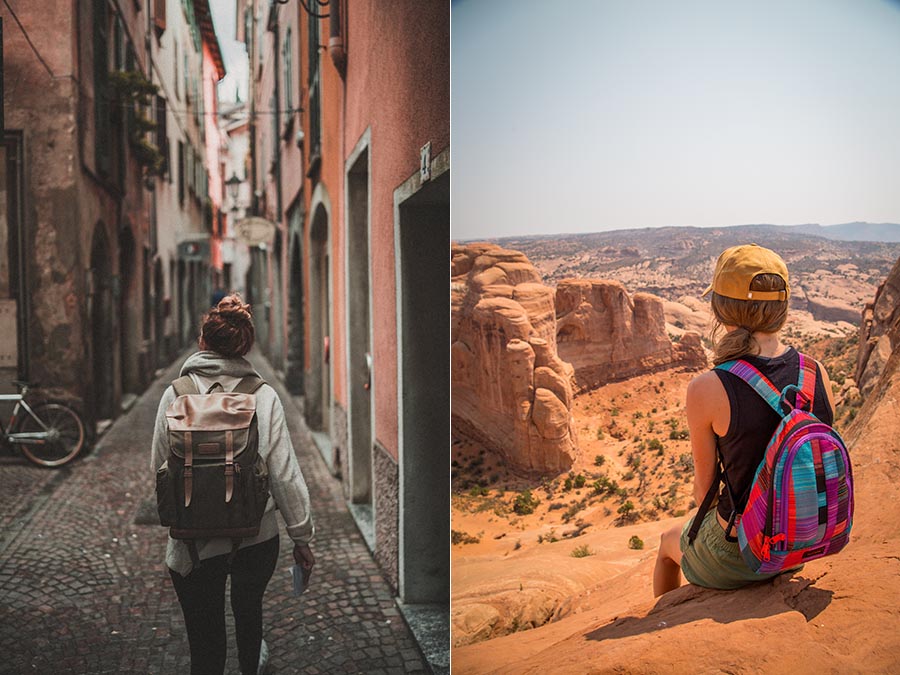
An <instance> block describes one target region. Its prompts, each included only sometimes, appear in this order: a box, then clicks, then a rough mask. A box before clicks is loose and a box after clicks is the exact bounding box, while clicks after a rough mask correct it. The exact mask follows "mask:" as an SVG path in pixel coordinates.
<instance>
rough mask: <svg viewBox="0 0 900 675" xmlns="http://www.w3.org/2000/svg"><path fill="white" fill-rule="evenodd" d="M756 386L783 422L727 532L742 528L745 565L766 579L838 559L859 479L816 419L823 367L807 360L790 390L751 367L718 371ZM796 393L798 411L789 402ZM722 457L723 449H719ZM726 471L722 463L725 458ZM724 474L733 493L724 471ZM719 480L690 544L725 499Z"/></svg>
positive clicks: (836, 438) (734, 364)
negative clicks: (716, 501)
mask: <svg viewBox="0 0 900 675" xmlns="http://www.w3.org/2000/svg"><path fill="white" fill-rule="evenodd" d="M716 368H717V369H719V370H724V371H727V372H729V373H733V374H734V375H736V376H737V377H739V378H741V379H742V380H743V381H744V382H746V383H747V384H749V385H750V386H751V387H752V388H753V389H754V391H756V392H757V393H758V394H759V395H760V396H762V398H763V399H765V401H766V402H767V403H768V404H769V405H770V406H771V407H772V408H773V409H774V410H775V412H777V413H778V415H779V416H780V417H781V422H780V423H779V425H778V426H777V428H776V429H775V432H774V433H773V434H772V438H771V439H770V440H769V444H768V446H766V454H765V457H764V458H763V460H762V461H761V462H760V464H759V467H758V468H757V470H756V474H755V475H754V478H753V482H752V483H751V485H750V489H749V496H748V497H747V503H746V506H745V508H744V510H743V512H742V513H741V514H738V513H736V512H735V513H732V515H731V518H730V520H729V523H728V528H727V530H726V533H725V534H726V538H728V539H729V540H731V541H734V539H733V538H731V537H730V536H729V535H730V532H731V529H732V527H733V526H736V528H737V541H738V543H739V544H740V549H741V555H742V556H743V558H744V561H745V562H746V563H747V565H748V566H749V567H750V569H752V570H753V571H754V572H757V573H758V574H772V573H777V572H781V571H784V570H788V569H791V568H792V567H797V566H798V565H800V564H802V563H804V562H807V561H810V560H815V559H816V558H821V557H822V556H826V555H831V554H833V553H837V552H838V551H840V550H841V549H842V548H844V546H846V545H847V542H848V541H849V539H850V528H851V526H852V524H853V475H852V470H851V468H850V456H849V454H848V452H847V447H846V445H845V444H844V441H843V440H842V439H841V437H840V435H839V434H838V433H837V432H836V431H835V430H834V429H833V428H832V427H830V426H829V425H827V424H825V423H824V422H822V421H820V420H819V419H818V418H817V417H816V416H815V415H813V414H812V410H813V400H814V397H815V390H816V362H815V360H813V359H811V358H809V357H808V356H804V355H803V354H800V379H799V382H798V383H797V384H796V385H794V384H791V385H788V386H787V387H785V388H784V390H783V391H778V389H777V388H776V387H775V386H774V385H773V384H772V382H771V381H769V379H768V378H767V377H766V376H765V375H764V374H763V373H761V372H760V371H759V370H758V369H757V368H755V367H754V366H753V365H752V364H750V363H748V362H747V361H743V360H735V361H728V362H726V363H722V364H720V365H718V366H716ZM792 391H795V392H796V398H795V404H794V405H791V404H790V402H789V401H788V400H787V396H788V394H789V393H790V392H792ZM717 454H718V450H717ZM718 460H719V462H718V464H719V465H721V456H720V455H719V457H718ZM718 474H719V475H721V477H722V479H724V481H725V488H726V489H727V490H728V494H729V496H730V497H731V503H732V504H734V505H735V508H737V506H736V505H737V504H738V503H739V502H738V501H737V500H736V499H735V496H734V493H733V492H732V488H731V484H730V483H729V481H728V476H727V474H725V472H724V466H718ZM718 485H719V480H718V477H717V479H716V480H714V481H713V485H712V487H711V488H710V490H709V493H708V494H707V495H706V498H705V499H704V500H703V504H702V505H701V507H700V512H698V514H697V516H695V518H694V524H693V526H692V528H691V530H690V532H689V535H688V539H689V541H690V543H691V544H693V541H694V538H695V537H696V535H697V531H698V530H699V527H700V523H701V521H702V520H703V515H704V514H705V513H706V511H707V510H708V508H709V506H710V504H711V503H712V498H713V497H714V495H715V494H716V493H718Z"/></svg>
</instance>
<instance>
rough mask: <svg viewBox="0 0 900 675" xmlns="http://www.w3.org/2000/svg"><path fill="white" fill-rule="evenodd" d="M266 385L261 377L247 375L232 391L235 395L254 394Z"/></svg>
mask: <svg viewBox="0 0 900 675" xmlns="http://www.w3.org/2000/svg"><path fill="white" fill-rule="evenodd" d="M265 383H266V381H265V380H264V379H262V378H261V377H260V376H259V375H247V376H246V377H243V378H241V381H240V382H238V383H237V385H235V387H234V389H232V390H231V391H232V392H234V393H235V394H252V393H254V392H256V390H257V389H259V388H260V387H261V386H263V385H264V384H265Z"/></svg>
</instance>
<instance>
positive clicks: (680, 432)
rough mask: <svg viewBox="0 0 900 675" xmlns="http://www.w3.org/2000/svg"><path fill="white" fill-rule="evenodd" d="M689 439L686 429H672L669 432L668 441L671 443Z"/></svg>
mask: <svg viewBox="0 0 900 675" xmlns="http://www.w3.org/2000/svg"><path fill="white" fill-rule="evenodd" d="M689 437H690V434H689V433H688V430H687V429H677V430H676V429H672V431H670V432H669V440H672V441H686V440H687V439H688V438H689Z"/></svg>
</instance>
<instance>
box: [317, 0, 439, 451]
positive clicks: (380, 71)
mask: <svg viewBox="0 0 900 675" xmlns="http://www.w3.org/2000/svg"><path fill="white" fill-rule="evenodd" d="M348 5H349V12H348V16H347V24H346V45H347V106H346V138H345V139H344V147H345V149H346V151H347V152H348V153H349V152H350V151H352V149H353V147H354V146H355V145H356V142H357V141H358V140H359V138H360V137H361V136H362V134H363V133H364V132H365V130H366V128H368V127H371V130H372V131H371V146H370V150H369V152H370V162H371V178H370V181H371V193H370V199H371V204H372V210H371V248H370V251H369V255H370V258H371V261H372V289H373V292H372V297H373V303H374V306H373V307H372V327H373V333H374V345H373V349H374V354H373V363H374V371H375V372H374V378H375V387H374V390H375V392H376V395H375V420H374V422H375V436H376V438H377V439H378V441H379V442H380V443H381V444H382V445H383V446H384V447H385V449H387V450H388V451H389V452H390V453H391V454H392V455H393V456H394V457H395V458H397V453H398V441H397V433H398V423H397V323H396V321H397V319H396V306H395V305H396V279H395V278H394V276H395V275H394V264H395V260H394V197H393V194H394V190H395V189H396V188H397V187H398V186H400V185H401V184H402V183H403V182H404V181H406V180H407V179H408V178H409V177H410V176H411V175H412V174H413V173H414V172H416V171H417V170H418V167H419V149H420V148H421V147H422V146H423V145H425V143H427V142H428V141H431V148H432V149H431V154H432V157H434V156H436V155H437V154H439V153H440V152H441V151H443V150H444V149H446V148H447V147H448V146H449V144H450V4H449V3H444V2H439V1H436V0H429V1H427V2H423V1H422V0H395V1H393V2H378V1H376V0H368V1H367V2H361V1H358V2H353V3H348ZM345 157H346V154H345ZM334 202H335V197H334V195H332V203H334ZM341 204H343V199H342V200H341ZM338 222H341V221H338ZM337 250H338V251H341V252H343V246H341V247H340V248H338V249H337ZM342 262H343V261H342ZM435 273H438V270H435ZM340 278H341V280H343V275H341V276H340ZM335 297H337V298H340V297H342V296H341V295H338V294H336V295H335ZM335 312H336V313H337V314H338V315H339V316H341V317H343V313H344V309H343V307H340V308H338V307H336V308H335ZM340 344H341V347H343V342H341V343H340ZM335 360H336V361H337V363H341V364H343V363H344V360H345V358H344V355H343V353H341V354H337V353H335Z"/></svg>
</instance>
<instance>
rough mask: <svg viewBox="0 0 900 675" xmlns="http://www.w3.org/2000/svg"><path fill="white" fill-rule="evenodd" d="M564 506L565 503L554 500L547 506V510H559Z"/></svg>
mask: <svg viewBox="0 0 900 675" xmlns="http://www.w3.org/2000/svg"><path fill="white" fill-rule="evenodd" d="M564 508H566V505H565V504H563V503H562V502H556V503H554V504H551V505H550V506H548V507H547V510H548V511H559V510H560V509H564Z"/></svg>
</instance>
